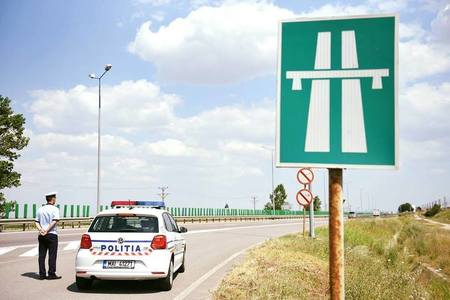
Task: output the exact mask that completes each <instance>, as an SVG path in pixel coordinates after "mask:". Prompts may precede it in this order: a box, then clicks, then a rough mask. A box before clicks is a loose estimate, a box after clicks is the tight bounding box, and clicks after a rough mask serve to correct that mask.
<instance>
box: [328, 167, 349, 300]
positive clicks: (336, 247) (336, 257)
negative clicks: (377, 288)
mask: <svg viewBox="0 0 450 300" xmlns="http://www.w3.org/2000/svg"><path fill="white" fill-rule="evenodd" d="M328 172H329V173H328V182H329V205H330V218H329V231H330V234H329V244H330V294H331V299H332V300H334V299H345V287H344V212H343V198H342V169H328Z"/></svg>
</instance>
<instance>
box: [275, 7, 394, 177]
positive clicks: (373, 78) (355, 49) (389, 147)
mask: <svg viewBox="0 0 450 300" xmlns="http://www.w3.org/2000/svg"><path fill="white" fill-rule="evenodd" d="M397 36H398V17H397V16H396V15H377V16H358V17H346V18H327V19H301V20H290V21H282V22H281V23H280V30H279V49H278V51H279V58H278V100H277V102H278V103H277V167H324V168H374V167H375V168H397V167H398V117H397V114H398V107H397V78H398V54H397V53H398V50H397V44H398V42H397V41H398V37H397Z"/></svg>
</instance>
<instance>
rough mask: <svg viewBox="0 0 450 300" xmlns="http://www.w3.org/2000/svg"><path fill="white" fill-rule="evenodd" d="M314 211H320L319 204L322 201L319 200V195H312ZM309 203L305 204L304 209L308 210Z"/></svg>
mask: <svg viewBox="0 0 450 300" xmlns="http://www.w3.org/2000/svg"><path fill="white" fill-rule="evenodd" d="M313 201H314V202H313V203H314V206H313V207H314V211H320V206H321V205H322V201H320V198H319V196H315V197H314V200H313ZM309 207H310V205H307V206H305V210H307V211H309Z"/></svg>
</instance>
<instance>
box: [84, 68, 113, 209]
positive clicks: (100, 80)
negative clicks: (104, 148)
mask: <svg viewBox="0 0 450 300" xmlns="http://www.w3.org/2000/svg"><path fill="white" fill-rule="evenodd" d="M111 68H112V65H110V64H108V65H106V66H105V71H104V72H103V74H102V75H101V76H100V77H97V76H95V74H89V78H91V79H96V80H98V134H97V142H98V145H97V213H98V212H99V211H100V117H101V108H102V90H101V89H102V78H103V76H104V75H105V74H106V72H108V71H109V70H111Z"/></svg>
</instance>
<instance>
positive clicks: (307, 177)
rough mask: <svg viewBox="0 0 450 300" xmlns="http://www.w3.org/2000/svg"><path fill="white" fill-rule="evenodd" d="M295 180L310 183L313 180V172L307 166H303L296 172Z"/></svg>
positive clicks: (304, 183)
mask: <svg viewBox="0 0 450 300" xmlns="http://www.w3.org/2000/svg"><path fill="white" fill-rule="evenodd" d="M297 180H298V182H300V183H301V184H303V185H307V184H311V182H313V180H314V173H313V171H312V170H311V169H309V168H303V169H300V170H298V172H297Z"/></svg>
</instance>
